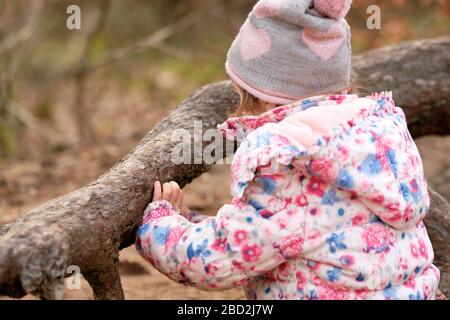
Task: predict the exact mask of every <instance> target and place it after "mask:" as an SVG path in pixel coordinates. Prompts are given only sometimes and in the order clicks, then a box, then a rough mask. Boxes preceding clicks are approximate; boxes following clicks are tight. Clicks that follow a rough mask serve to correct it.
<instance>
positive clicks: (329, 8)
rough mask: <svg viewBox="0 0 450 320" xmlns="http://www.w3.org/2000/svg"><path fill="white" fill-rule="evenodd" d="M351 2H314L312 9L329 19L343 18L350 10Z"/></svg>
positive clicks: (342, 0)
mask: <svg viewBox="0 0 450 320" xmlns="http://www.w3.org/2000/svg"><path fill="white" fill-rule="evenodd" d="M351 5H352V0H314V8H316V10H317V11H319V12H320V13H321V14H323V15H325V16H327V17H330V18H335V19H339V18H344V17H345V16H346V15H347V13H348V12H349V10H350V6H351Z"/></svg>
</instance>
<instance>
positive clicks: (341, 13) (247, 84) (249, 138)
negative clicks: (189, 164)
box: [136, 0, 439, 299]
mask: <svg viewBox="0 0 450 320" xmlns="http://www.w3.org/2000/svg"><path fill="white" fill-rule="evenodd" d="M350 2H351V1H350V0H347V1H345V0H333V1H331V0H314V1H312V0H261V1H259V2H258V3H257V5H256V6H255V8H254V9H253V11H252V12H251V14H250V16H249V18H248V19H247V21H246V22H245V24H244V26H243V27H242V29H241V31H240V33H239V35H238V37H237V39H236V40H235V41H234V43H233V45H232V47H231V49H230V52H229V54H228V59H227V63H226V69H227V72H228V74H229V75H230V77H231V78H232V80H233V82H234V84H235V86H236V87H237V88H238V91H239V93H240V95H241V106H240V108H239V110H238V113H239V114H241V115H242V114H248V113H256V112H258V111H260V110H262V111H265V113H263V114H262V115H261V116H251V115H246V116H242V117H237V118H230V119H228V120H227V121H226V122H225V123H224V124H222V125H221V126H219V129H220V130H221V132H222V133H223V134H224V136H225V137H226V138H227V139H237V140H238V141H241V145H240V147H239V149H238V150H237V152H236V154H235V157H234V159H233V164H232V167H231V170H232V187H231V193H232V196H233V201H232V203H231V204H227V205H224V206H223V207H222V208H221V209H220V210H219V212H218V213H217V216H216V217H205V216H201V215H197V214H195V213H191V212H190V210H189V209H188V208H187V207H186V206H185V205H184V203H183V196H182V191H181V190H180V188H179V187H178V185H177V184H176V183H175V182H170V183H165V184H164V185H163V186H161V184H160V183H159V182H157V183H155V191H154V201H153V202H152V203H151V204H150V205H149V206H148V208H147V210H146V211H145V215H144V219H143V222H142V224H141V226H140V229H139V232H138V237H137V243H136V246H137V249H138V251H139V253H140V254H141V255H142V257H144V258H145V259H146V260H147V261H149V262H150V263H151V264H152V265H153V266H155V267H156V268H157V269H158V270H159V271H161V272H162V273H164V274H166V275H167V276H168V277H170V278H171V279H173V280H175V281H178V282H181V283H184V284H187V285H192V286H196V287H198V288H201V289H206V290H224V289H229V288H234V287H238V286H242V285H244V287H245V290H246V293H247V297H248V298H249V299H434V298H435V294H436V291H437V287H438V283H439V271H438V270H437V268H436V267H435V266H434V265H433V264H432V262H433V249H432V246H431V243H430V240H429V238H428V235H427V232H426V229H425V226H424V223H423V219H424V216H425V214H426V213H427V211H428V208H429V197H428V193H427V183H426V181H425V178H424V174H423V168H422V162H421V159H420V155H419V152H418V150H417V148H416V146H415V144H414V142H413V140H412V138H411V136H410V134H409V132H408V129H407V125H406V120H405V115H404V113H403V112H402V110H401V109H400V108H399V107H396V106H395V104H394V101H393V99H392V97H391V94H389V93H382V94H374V95H372V96H370V97H366V98H359V97H358V96H356V95H350V94H344V93H342V92H346V88H347V87H348V86H349V72H350V59H351V49H350V32H349V27H348V25H347V24H346V22H345V19H344V17H345V15H346V14H347V12H348V10H349V8H350ZM336 92H341V93H342V94H338V95H336V94H335V93H336ZM318 94H320V96H317V95H318ZM329 94H332V95H329ZM306 97H310V98H308V99H305V98H306ZM311 97H312V98H311Z"/></svg>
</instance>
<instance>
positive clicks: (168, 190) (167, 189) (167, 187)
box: [162, 182, 172, 201]
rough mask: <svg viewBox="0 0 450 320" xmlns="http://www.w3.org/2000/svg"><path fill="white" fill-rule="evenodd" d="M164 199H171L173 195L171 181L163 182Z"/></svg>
mask: <svg viewBox="0 0 450 320" xmlns="http://www.w3.org/2000/svg"><path fill="white" fill-rule="evenodd" d="M162 197H163V199H164V200H167V201H170V198H171V197H172V185H171V184H170V183H167V182H166V183H164V184H163V195H162Z"/></svg>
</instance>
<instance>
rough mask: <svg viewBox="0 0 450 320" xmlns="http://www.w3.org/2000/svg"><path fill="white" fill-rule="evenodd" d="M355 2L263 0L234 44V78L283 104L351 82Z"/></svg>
mask: <svg viewBox="0 0 450 320" xmlns="http://www.w3.org/2000/svg"><path fill="white" fill-rule="evenodd" d="M350 5H351V0H260V1H258V3H257V4H256V6H255V7H254V8H253V10H252V12H251V13H250V15H249V17H248V19H247V21H246V22H245V23H244V25H243V26H242V28H241V30H240V32H239V34H238V36H237V37H236V39H235V40H234V42H233V44H232V46H231V48H230V51H229V52H228V58H227V62H226V65H225V66H226V70H227V73H228V74H229V76H230V77H231V79H232V80H233V81H234V82H235V83H237V84H238V85H240V86H241V87H242V88H244V89H245V90H247V91H248V92H249V93H251V94H252V95H254V96H255V97H257V98H259V99H261V100H263V101H266V102H270V103H275V104H278V105H282V104H289V103H292V102H294V101H297V100H299V99H300V98H303V97H307V96H311V95H316V94H320V93H325V92H329V91H336V90H340V89H342V88H346V87H347V86H348V84H349V75H350V62H351V45H350V27H349V26H348V24H347V22H346V21H345V16H346V15H347V13H348V11H349V9H350Z"/></svg>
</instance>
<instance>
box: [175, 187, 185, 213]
mask: <svg viewBox="0 0 450 320" xmlns="http://www.w3.org/2000/svg"><path fill="white" fill-rule="evenodd" d="M183 198H184V196H183V190H181V189H180V193H179V195H178V201H177V204H176V206H177V208H178V209H182V207H183V200H184V199H183Z"/></svg>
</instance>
